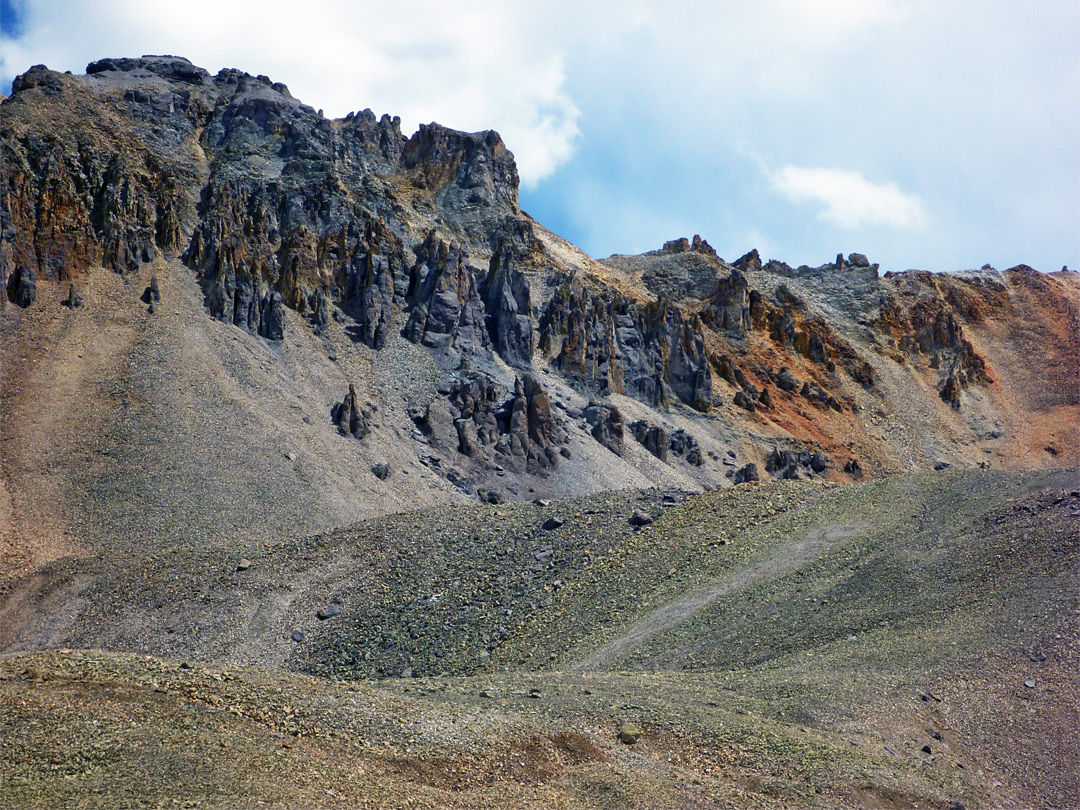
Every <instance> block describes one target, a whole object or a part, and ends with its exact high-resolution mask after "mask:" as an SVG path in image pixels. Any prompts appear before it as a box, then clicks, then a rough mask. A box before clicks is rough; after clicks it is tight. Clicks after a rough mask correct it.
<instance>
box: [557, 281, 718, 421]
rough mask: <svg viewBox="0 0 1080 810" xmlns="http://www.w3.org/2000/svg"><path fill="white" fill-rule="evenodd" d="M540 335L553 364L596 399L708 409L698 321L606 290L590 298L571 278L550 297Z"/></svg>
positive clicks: (709, 391)
mask: <svg viewBox="0 0 1080 810" xmlns="http://www.w3.org/2000/svg"><path fill="white" fill-rule="evenodd" d="M540 331H541V334H540V343H539V345H540V349H541V351H543V352H544V353H545V354H546V355H547V356H548V357H551V358H552V365H554V366H555V367H556V368H557V369H558V370H559V371H561V372H562V373H563V374H564V375H566V376H568V377H571V378H573V379H577V380H579V381H581V382H582V383H584V384H586V385H588V386H590V387H592V388H593V389H595V390H596V391H598V392H599V393H600V394H611V393H619V394H626V395H628V396H632V397H634V398H635V399H639V400H641V401H642V402H645V403H646V404H648V405H652V406H654V407H656V406H661V407H670V406H672V405H673V404H675V402H676V401H681V402H683V403H685V404H687V405H689V406H691V407H692V408H695V409H696V410H699V411H708V410H709V409H710V408H711V407H712V378H711V375H710V374H709V368H708V358H707V354H706V351H705V338H704V335H703V333H702V322H701V319H700V318H699V317H698V316H697V315H691V316H687V315H685V314H684V313H683V311H682V310H681V309H680V308H679V307H678V306H675V305H674V304H672V303H670V302H669V301H666V300H664V299H660V300H659V301H656V302H654V303H649V304H644V305H641V304H638V303H636V302H633V301H631V300H629V299H627V298H625V297H623V296H622V295H620V294H618V293H616V292H614V291H613V290H604V291H603V292H602V293H601V294H596V293H594V292H592V291H591V290H590V289H588V288H586V287H585V286H584V285H582V284H581V283H580V282H579V281H578V280H577V279H576V278H574V277H571V278H569V279H567V281H566V282H565V283H564V284H563V285H562V286H561V287H559V289H557V290H556V291H555V293H554V295H553V296H552V298H551V301H550V302H549V304H548V307H547V310H546V311H545V313H544V316H543V318H542V319H541V325H540Z"/></svg>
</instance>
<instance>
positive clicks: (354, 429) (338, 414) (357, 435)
mask: <svg viewBox="0 0 1080 810" xmlns="http://www.w3.org/2000/svg"><path fill="white" fill-rule="evenodd" d="M330 419H331V421H332V422H333V423H334V424H335V425H337V429H338V433H340V434H341V435H342V436H352V437H353V438H354V439H362V438H364V437H365V436H366V435H367V434H368V424H367V420H366V419H365V418H364V414H363V413H362V412H361V411H360V405H359V403H358V402H357V401H356V388H355V387H354V386H353V385H352V384H351V383H350V384H349V393H347V394H346V395H345V399H344V400H343V401H342V402H339V403H338V404H337V405H335V406H334V407H333V408H332V409H331V411H330Z"/></svg>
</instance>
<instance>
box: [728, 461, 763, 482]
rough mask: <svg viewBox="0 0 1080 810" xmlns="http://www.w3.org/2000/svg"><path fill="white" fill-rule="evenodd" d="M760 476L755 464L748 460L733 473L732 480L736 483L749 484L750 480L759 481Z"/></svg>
mask: <svg viewBox="0 0 1080 810" xmlns="http://www.w3.org/2000/svg"><path fill="white" fill-rule="evenodd" d="M760 480H761V476H760V474H759V473H758V467H757V464H755V463H754V462H752V461H751V462H749V463H748V464H746V465H745V466H743V467H741V468H739V470H738V471H737V472H736V473H735V478H734V482H735V483H736V484H749V483H750V482H751V481H760Z"/></svg>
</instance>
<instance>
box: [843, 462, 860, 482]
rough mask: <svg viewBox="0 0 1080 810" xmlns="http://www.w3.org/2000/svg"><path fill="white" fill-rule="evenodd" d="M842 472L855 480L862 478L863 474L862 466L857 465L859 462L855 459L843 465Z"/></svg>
mask: <svg viewBox="0 0 1080 810" xmlns="http://www.w3.org/2000/svg"><path fill="white" fill-rule="evenodd" d="M844 472H846V473H847V474H848V475H850V476H851V477H852V478H855V479H859V478H862V474H863V471H862V465H861V464H860V463H859V460H858V459H857V458H853V459H850V460H849V461H848V462H847V463H846V464H845V465H844Z"/></svg>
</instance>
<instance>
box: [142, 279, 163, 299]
mask: <svg viewBox="0 0 1080 810" xmlns="http://www.w3.org/2000/svg"><path fill="white" fill-rule="evenodd" d="M160 300H161V290H160V288H159V287H158V280H157V276H150V284H149V286H148V287H147V288H146V289H145V290H143V294H142V301H143V303H144V304H150V305H151V306H153V305H154V302H155V301H160Z"/></svg>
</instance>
